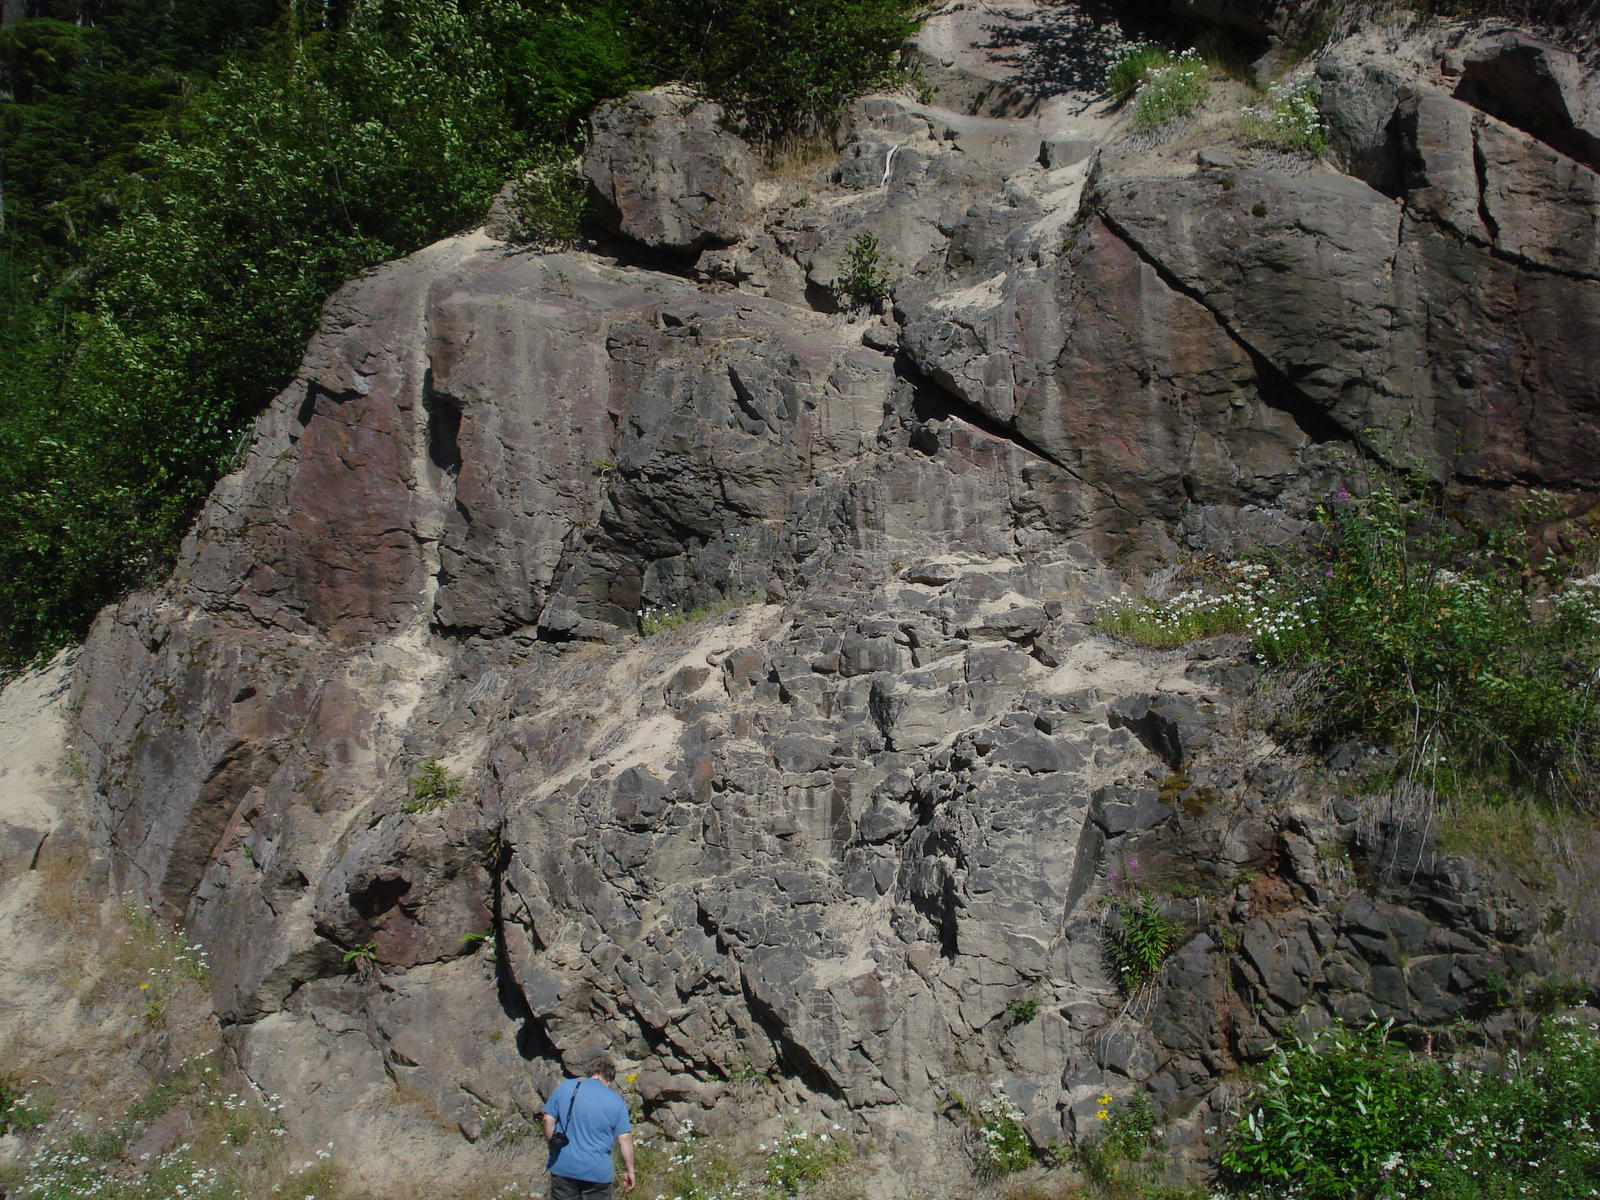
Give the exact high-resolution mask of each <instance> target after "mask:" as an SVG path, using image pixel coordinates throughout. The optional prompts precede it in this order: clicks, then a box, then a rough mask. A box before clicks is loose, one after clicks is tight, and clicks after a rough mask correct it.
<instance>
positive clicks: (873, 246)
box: [833, 233, 889, 311]
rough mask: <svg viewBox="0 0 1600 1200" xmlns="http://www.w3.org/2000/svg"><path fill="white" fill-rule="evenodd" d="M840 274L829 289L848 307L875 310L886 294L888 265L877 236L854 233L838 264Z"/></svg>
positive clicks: (887, 293) (887, 291)
mask: <svg viewBox="0 0 1600 1200" xmlns="http://www.w3.org/2000/svg"><path fill="white" fill-rule="evenodd" d="M840 266H841V267H842V268H843V274H841V275H840V276H839V278H838V279H837V280H836V281H835V282H834V285H833V290H834V292H835V293H836V294H837V295H838V296H839V298H840V299H842V300H843V301H844V303H845V307H846V308H849V309H861V308H870V309H873V310H874V311H876V310H877V309H878V308H879V307H880V306H881V305H882V304H883V302H884V301H885V300H886V299H888V296H889V268H888V263H887V260H886V259H885V258H884V255H883V250H882V248H881V247H880V246H879V244H878V239H877V237H876V236H875V235H874V234H871V233H858V234H857V235H856V236H855V238H854V239H853V240H852V241H851V243H850V245H849V248H848V249H846V250H845V254H844V261H843V262H842V263H841V264H840Z"/></svg>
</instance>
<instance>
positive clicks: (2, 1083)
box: [0, 1078, 50, 1137]
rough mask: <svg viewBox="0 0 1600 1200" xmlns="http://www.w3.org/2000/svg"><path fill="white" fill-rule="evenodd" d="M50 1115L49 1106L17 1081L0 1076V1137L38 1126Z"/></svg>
mask: <svg viewBox="0 0 1600 1200" xmlns="http://www.w3.org/2000/svg"><path fill="white" fill-rule="evenodd" d="M49 1116H50V1108H49V1106H48V1105H47V1104H45V1103H44V1102H43V1101H42V1100H39V1099H38V1098H36V1097H35V1096H34V1095H33V1094H32V1093H31V1092H29V1091H28V1090H27V1089H26V1088H25V1087H23V1086H22V1085H21V1084H19V1083H12V1082H10V1081H9V1080H6V1079H4V1078H0V1137H3V1136H5V1135H6V1134H8V1133H11V1132H12V1131H13V1130H14V1131H16V1132H17V1133H27V1132H29V1131H30V1130H34V1129H37V1128H39V1126H41V1125H43V1124H44V1123H45V1121H46V1120H47V1119H48V1118H49Z"/></svg>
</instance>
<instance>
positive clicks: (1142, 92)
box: [1133, 50, 1211, 131]
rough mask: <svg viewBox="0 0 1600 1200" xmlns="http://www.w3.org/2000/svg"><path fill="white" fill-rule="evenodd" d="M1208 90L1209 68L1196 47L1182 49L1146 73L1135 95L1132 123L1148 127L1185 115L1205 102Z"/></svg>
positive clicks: (1163, 123) (1136, 125) (1149, 128)
mask: <svg viewBox="0 0 1600 1200" xmlns="http://www.w3.org/2000/svg"><path fill="white" fill-rule="evenodd" d="M1210 90H1211V68H1209V67H1208V66H1206V64H1205V62H1204V61H1203V60H1202V59H1201V58H1200V55H1199V54H1197V53H1196V52H1195V51H1193V50H1185V51H1184V52H1183V53H1182V54H1180V55H1179V56H1178V57H1177V58H1175V59H1173V60H1172V61H1171V62H1170V63H1167V64H1166V65H1165V66H1159V67H1156V68H1154V69H1152V70H1151V71H1150V72H1149V73H1148V74H1147V75H1146V76H1145V81H1144V83H1143V84H1141V85H1140V87H1139V91H1138V92H1137V93H1136V94H1135V96H1134V110H1133V124H1134V127H1135V128H1137V129H1141V130H1145V131H1149V130H1152V129H1159V128H1160V127H1161V126H1163V125H1165V124H1167V123H1168V122H1169V121H1175V120H1177V119H1178V118H1179V117H1187V116H1188V115H1189V114H1190V113H1192V112H1194V111H1195V109H1197V108H1199V107H1200V106H1201V105H1202V104H1203V103H1205V99H1206V95H1207V93H1209V92H1210Z"/></svg>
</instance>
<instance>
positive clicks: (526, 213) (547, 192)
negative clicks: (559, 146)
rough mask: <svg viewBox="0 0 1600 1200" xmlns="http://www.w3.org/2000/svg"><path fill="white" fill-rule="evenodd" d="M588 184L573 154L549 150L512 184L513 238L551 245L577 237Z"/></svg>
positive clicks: (562, 245)
mask: <svg viewBox="0 0 1600 1200" xmlns="http://www.w3.org/2000/svg"><path fill="white" fill-rule="evenodd" d="M587 187H588V185H587V184H586V183H585V182H584V178H583V173H582V172H581V171H580V170H579V169H578V167H577V165H576V163H575V162H574V161H573V160H572V157H571V155H569V154H567V153H566V152H565V151H564V150H558V151H556V152H554V153H551V154H547V155H545V156H543V158H542V159H541V160H540V161H539V162H536V163H535V164H533V165H532V166H531V167H529V168H528V170H527V171H526V172H524V173H523V175H522V177H521V178H520V179H518V180H517V181H516V183H514V184H513V185H512V188H511V195H510V198H509V201H510V202H509V208H510V210H511V240H512V241H514V242H521V243H524V244H526V245H531V246H539V247H544V248H549V249H564V248H566V247H568V246H572V245H574V244H575V243H576V242H577V241H578V235H579V233H580V231H581V229H582V225H583V213H584V204H585V201H586V198H587V195H588V192H587Z"/></svg>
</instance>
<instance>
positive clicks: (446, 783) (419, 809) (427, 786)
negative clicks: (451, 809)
mask: <svg viewBox="0 0 1600 1200" xmlns="http://www.w3.org/2000/svg"><path fill="white" fill-rule="evenodd" d="M408 783H409V784H410V787H411V795H410V796H409V797H407V798H406V800H405V801H404V802H403V803H402V804H401V805H400V811H401V812H407V813H427V812H433V811H434V810H436V809H440V808H443V807H444V806H445V805H447V804H451V803H453V802H455V801H456V800H459V799H461V793H462V787H461V781H460V780H459V779H457V778H456V777H455V776H454V775H452V774H450V772H449V771H446V770H445V769H444V768H443V767H442V766H440V765H439V760H438V759H437V758H430V759H429V760H428V761H427V762H425V763H423V764H422V765H421V766H420V767H418V768H417V773H416V774H415V775H413V776H412V777H411V778H410V780H409V781H408Z"/></svg>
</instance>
